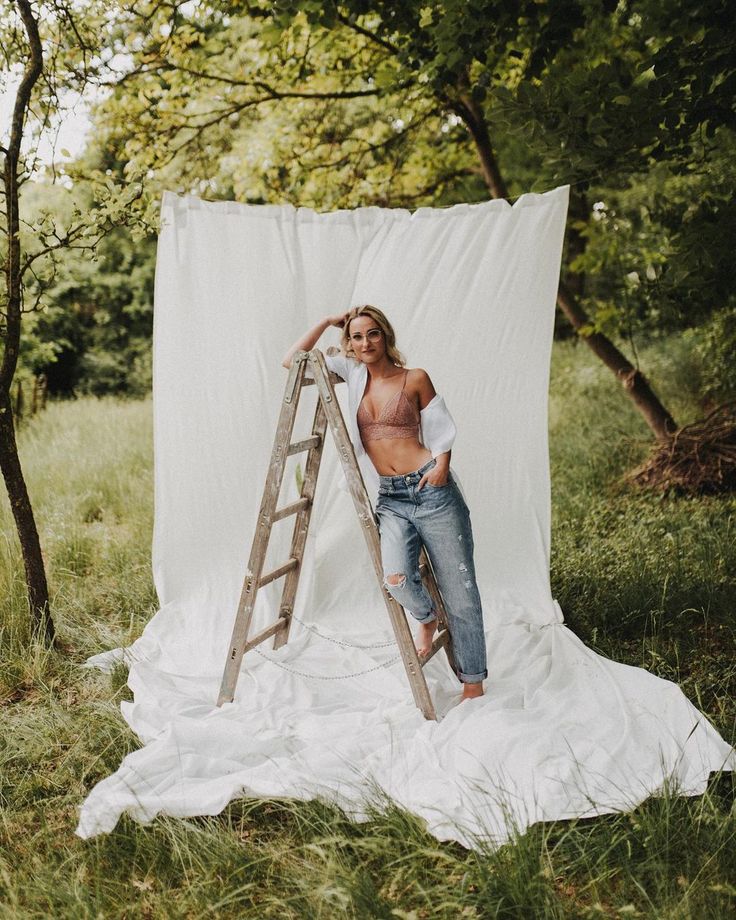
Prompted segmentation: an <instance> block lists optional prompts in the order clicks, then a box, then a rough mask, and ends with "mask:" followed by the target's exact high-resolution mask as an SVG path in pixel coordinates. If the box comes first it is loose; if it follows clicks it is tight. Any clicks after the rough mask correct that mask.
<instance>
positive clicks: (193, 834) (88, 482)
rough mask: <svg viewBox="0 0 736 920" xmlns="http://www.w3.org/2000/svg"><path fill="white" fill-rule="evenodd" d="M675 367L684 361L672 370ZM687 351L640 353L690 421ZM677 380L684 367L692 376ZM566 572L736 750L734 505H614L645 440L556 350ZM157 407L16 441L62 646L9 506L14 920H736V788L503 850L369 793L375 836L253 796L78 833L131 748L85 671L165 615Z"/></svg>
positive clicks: (4, 865) (119, 676) (648, 806)
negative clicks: (106, 831)
mask: <svg viewBox="0 0 736 920" xmlns="http://www.w3.org/2000/svg"><path fill="white" fill-rule="evenodd" d="M672 355H674V358H673V357H672ZM692 361H693V358H692V355H690V354H689V353H686V352H684V351H683V347H682V345H681V343H679V342H673V343H669V344H667V343H665V345H664V346H659V347H658V348H652V349H649V350H648V351H646V352H645V354H644V355H643V357H642V364H643V366H644V367H645V368H646V369H647V370H648V371H649V372H650V376H651V377H652V381H653V383H654V385H655V388H656V389H657V390H658V392H660V393H661V394H662V397H663V399H664V401H665V402H666V404H667V405H668V406H670V407H672V409H673V411H674V413H675V415H676V416H677V417H678V420H681V421H687V420H690V419H691V418H693V417H695V416H696V415H697V412H698V407H697V404H696V395H697V394H696V393H695V392H692V391H690V390H689V389H688V381H690V380H692V379H695V378H694V375H693V373H692V369H690V370H687V368H688V364H689V363H690V364H692ZM683 369H684V370H683ZM550 434H551V437H550V444H551V460H552V483H553V555H552V582H553V590H554V594H555V596H556V597H557V598H558V600H559V601H560V604H561V606H562V609H563V610H564V611H565V614H566V616H567V618H568V621H569V623H570V625H571V626H572V627H573V628H574V629H575V630H576V631H577V632H578V633H579V634H580V635H581V637H582V638H583V639H584V641H586V642H587V643H589V644H592V645H593V646H594V647H596V648H597V649H598V650H599V651H601V652H603V653H604V654H607V655H610V656H612V657H615V658H617V659H619V660H622V661H626V662H628V663H631V664H636V665H643V666H644V667H647V668H649V669H650V670H653V671H655V672H656V673H659V674H661V675H662V676H665V677H668V678H671V679H675V680H678V681H679V682H680V683H681V685H682V686H683V689H684V690H685V692H686V693H688V695H689V696H690V698H691V699H693V701H694V702H695V703H696V704H697V705H698V706H699V707H700V708H701V709H703V710H704V711H705V712H706V713H707V714H708V716H709V717H710V718H711V719H712V720H713V721H714V722H715V724H716V725H717V726H718V728H719V729H720V730H721V732H722V733H723V734H724V736H725V737H726V738H727V739H728V740H731V741H733V740H734V737H735V736H736V732H735V731H734V722H735V717H734V711H735V710H734V703H733V699H734V693H733V684H734V664H733V654H732V649H733V639H734V609H736V605H735V604H734V600H735V599H736V588H735V586H734V577H733V572H734V571H736V565H734V563H735V562H736V560H735V559H734V555H735V554H736V549H735V548H734V540H733V535H734V505H735V500H734V499H733V498H708V499H658V498H652V497H650V496H644V495H641V496H635V495H632V494H627V493H625V492H622V491H621V489H620V488H618V486H617V480H618V477H619V476H620V475H621V473H622V472H623V471H624V470H625V469H626V468H627V466H628V465H630V464H631V463H633V462H635V461H636V460H638V459H639V458H640V457H641V456H643V454H644V452H645V450H646V446H647V440H648V433H647V431H646V429H645V428H644V426H643V423H642V422H641V420H640V418H639V417H638V415H637V414H636V413H635V412H634V410H633V409H632V408H631V407H630V406H629V404H628V403H627V401H626V399H625V398H624V397H623V395H622V394H621V393H619V392H618V390H617V385H616V384H615V382H614V381H613V380H612V379H611V377H610V375H609V374H608V373H607V372H606V371H605V370H604V369H603V368H601V367H599V366H598V365H597V364H596V363H595V361H594V359H593V358H592V357H591V356H590V355H589V354H588V352H587V350H586V349H584V348H583V347H573V346H571V345H555V349H554V353H553V369H552V384H551V398H550ZM151 443H152V437H151V402H150V399H149V400H145V401H142V402H123V401H117V400H114V399H105V400H97V399H94V398H85V399H81V400H79V401H77V402H73V403H61V404H60V403H53V402H52V403H51V404H50V405H49V407H48V409H47V410H46V411H45V413H43V414H42V415H40V416H36V417H34V418H33V419H31V420H30V421H29V422H28V423H27V424H26V425H25V426H24V427H23V429H22V431H21V433H20V444H21V451H22V460H23V464H24V468H25V471H26V475H27V478H28V482H29V487H30V491H31V495H32V499H33V502H34V507H35V509H36V513H37V518H38V524H39V529H40V534H41V541H42V546H43V549H44V555H45V559H46V562H47V568H48V574H49V579H50V586H51V594H52V601H53V610H54V615H55V618H56V622H57V625H58V629H59V634H60V637H61V648H60V649H59V650H58V651H51V652H49V651H46V650H44V649H43V648H42V647H40V646H38V645H34V644H32V643H31V640H30V635H29V630H28V617H27V605H26V600H25V593H24V586H23V581H22V566H21V561H20V555H19V551H18V547H17V542H16V538H15V535H14V530H13V527H12V522H11V517H10V513H9V509H8V507H7V501H6V500H4V499H3V502H2V503H1V504H0V520H1V521H2V533H3V535H4V539H3V541H2V543H1V544H0V605H1V608H2V609H1V611H0V613H1V619H0V623H1V624H2V625H0V654H1V655H2V663H3V664H2V673H1V674H0V701H1V702H0V717H1V718H2V726H3V729H2V746H1V748H0V806H1V809H2V810H1V811H0V918H25V917H44V918H45V917H64V918H66V917H69V918H133V917H135V918H138V917H143V918H159V917H160V918H171V917H182V918H183V917H186V918H198V917H211V916H215V917H218V918H219V917H224V918H229V917H232V918H236V917H237V918H244V917H245V918H251V917H252V918H264V917H279V918H299V920H302V918H330V920H332V918H334V917H341V918H342V917H346V918H373V917H376V918H384V917H385V918H400V920H420V918H430V917H431V918H434V917H443V918H444V917H447V918H473V920H475V918H477V920H481V918H483V920H485V918H491V917H498V918H520V920H528V918H536V917H540V918H570V920H573V918H574V920H578V918H584V920H585V918H591V920H593V918H612V917H614V918H618V917H621V918H636V917H645V918H668V920H669V918H673V920H707V918H726V917H731V916H733V915H734V910H735V909H736V881H735V880H736V856H735V855H734V854H736V846H735V845H734V844H735V841H734V834H735V831H736V817H735V816H734V808H733V801H734V795H733V793H734V781H733V778H732V776H731V775H730V774H726V775H724V776H721V777H719V778H716V779H715V780H714V781H713V782H712V783H711V785H710V787H709V789H708V790H707V792H706V794H705V795H703V796H701V797H699V798H687V797H680V796H678V795H677V790H676V789H670V790H667V791H666V792H665V794H664V795H663V796H661V797H659V798H656V799H652V800H650V801H648V802H646V803H645V804H644V805H642V806H640V807H639V808H637V809H636V810H635V811H634V812H632V813H631V814H624V815H611V816H605V817H599V818H595V819H588V820H577V821H566V822H552V823H548V824H539V825H535V826H533V827H532V828H530V829H529V830H528V831H527V832H526V833H525V834H523V835H518V836H516V837H514V838H513V839H512V840H511V841H510V842H509V843H508V844H506V845H505V846H503V847H501V848H500V849H496V850H494V849H492V848H490V847H488V846H485V845H483V844H479V845H478V847H477V849H475V850H466V849H464V848H463V847H461V846H459V845H458V844H455V843H439V842H438V841H437V840H436V839H435V838H434V837H433V836H432V835H431V834H429V833H428V832H427V831H426V829H425V827H424V825H423V822H422V821H421V820H420V819H418V818H417V817H415V816H413V815H411V814H410V813H408V812H406V811H404V810H403V809H401V808H399V807H398V806H397V805H396V804H395V803H392V802H390V801H387V800H385V799H384V798H382V797H381V796H380V795H379V794H378V793H376V798H375V803H374V804H373V805H372V806H370V808H369V813H368V818H369V820H368V821H366V822H365V823H361V824H355V823H353V822H351V821H350V820H348V819H347V817H346V816H345V815H344V814H343V813H342V812H341V811H340V810H339V809H337V808H335V807H334V806H332V805H329V804H327V803H325V802H320V801H311V802H297V801H290V800H274V801H272V800H263V799H258V800H255V799H243V800H240V801H237V802H234V803H232V804H231V805H230V806H228V807H227V808H226V809H225V811H224V812H223V813H222V814H221V815H218V816H216V817H203V818H197V819H188V820H174V819H169V818H160V819H157V820H156V821H155V822H154V823H153V824H152V825H151V826H149V827H141V826H140V825H137V824H135V823H134V822H133V821H132V820H130V819H128V818H124V819H123V820H122V821H121V822H120V824H119V825H118V827H117V828H116V829H115V831H114V832H113V833H112V834H110V835H108V836H103V837H99V838H94V839H93V840H89V841H81V840H79V839H78V838H76V837H75V836H74V833H73V832H74V827H75V825H76V809H77V807H78V805H79V803H80V802H81V801H82V799H83V798H84V796H85V794H86V792H87V791H88V790H89V789H90V788H91V786H92V785H93V784H94V783H96V782H97V780H99V779H100V778H102V777H103V776H105V775H107V774H109V773H110V772H112V771H113V770H115V769H116V768H117V766H118V764H119V762H120V760H121V758H122V757H123V756H124V755H125V754H126V753H127V752H128V751H130V750H132V749H134V748H135V747H136V739H135V738H134V737H133V736H132V734H131V732H130V731H129V729H128V728H127V726H126V725H125V723H124V722H123V720H122V717H121V715H120V712H119V708H118V707H119V703H120V700H121V699H124V698H127V697H128V695H129V691H128V689H127V687H126V684H125V671H124V670H123V669H121V668H117V669H116V670H115V671H114V672H113V673H112V674H111V675H102V674H100V673H98V672H95V671H90V670H87V669H83V668H81V667H80V665H81V663H82V662H83V661H84V659H85V658H86V657H87V656H88V655H90V654H92V653H94V652H97V651H100V650H102V649H105V648H108V647H111V646H116V645H122V644H128V643H129V642H131V641H132V640H133V639H134V638H136V637H137V636H138V635H139V634H140V631H141V630H142V628H143V626H144V624H145V623H146V622H147V620H148V619H149V618H150V616H151V614H152V613H153V612H154V611H155V610H156V608H157V603H156V596H155V592H154V589H153V584H152V579H151V569H150V548H151V533H152V514H153V508H152V504H153V501H152V495H153V484H152V455H151Z"/></svg>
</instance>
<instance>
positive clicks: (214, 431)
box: [77, 186, 736, 846]
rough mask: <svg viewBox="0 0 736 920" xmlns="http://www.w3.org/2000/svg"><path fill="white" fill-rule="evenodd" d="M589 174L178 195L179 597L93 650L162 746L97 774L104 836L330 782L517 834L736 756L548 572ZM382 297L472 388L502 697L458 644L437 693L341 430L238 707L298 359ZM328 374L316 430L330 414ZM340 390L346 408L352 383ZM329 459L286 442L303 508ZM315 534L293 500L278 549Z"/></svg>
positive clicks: (158, 472)
mask: <svg viewBox="0 0 736 920" xmlns="http://www.w3.org/2000/svg"><path fill="white" fill-rule="evenodd" d="M568 195H569V187H568V186H562V187H560V188H557V189H554V190H552V191H551V192H547V193H546V194H543V195H538V194H527V195H522V196H521V197H520V198H519V199H518V200H517V201H516V202H515V203H514V205H513V207H512V206H511V205H510V204H509V203H508V202H506V201H503V200H496V201H488V202H483V203H480V204H473V205H466V204H461V205H454V206H452V207H450V208H436V209H435V208H419V209H418V210H416V211H414V212H409V211H408V210H405V209H401V208H397V209H390V208H374V207H369V208H359V209H357V210H354V211H346V210H343V211H334V212H330V213H317V212H315V211H313V210H311V209H309V208H294V207H292V206H290V205H244V204H239V203H236V202H211V201H203V200H200V199H198V198H195V197H193V196H183V197H179V196H177V195H175V194H174V193H172V192H166V193H164V196H163V200H162V207H161V220H162V229H161V233H160V235H159V240H158V250H157V258H156V276H155V290H154V330H153V413H154V503H155V521H154V529H153V545H152V566H153V578H154V582H155V586H156V590H157V593H158V598H159V604H160V607H159V610H158V611H157V613H156V614H155V616H153V618H152V619H151V620H150V622H149V623H148V624H147V626H146V628H145V630H144V631H143V634H142V635H141V637H140V638H139V639H138V640H137V641H136V642H135V643H134V644H133V645H132V646H130V647H129V648H127V649H117V650H112V651H109V652H105V653H103V654H101V655H98V656H95V657H94V658H92V659H90V661H89V664H90V666H97V667H102V668H109V667H111V666H112V664H113V663H114V662H115V661H118V660H124V661H126V662H127V663H128V664H129V665H130V672H129V675H128V685H129V686H130V688H131V690H132V692H133V701H132V702H123V703H121V709H122V712H123V715H124V717H125V719H126V720H127V722H128V724H129V725H130V726H131V728H132V730H133V731H134V732H135V734H136V735H137V737H138V738H139V739H140V742H141V744H142V747H141V748H140V750H137V751H134V752H133V753H131V754H129V755H128V756H127V757H125V758H124V760H123V762H122V764H121V766H120V768H119V769H118V770H117V771H116V772H115V773H114V774H113V775H111V776H109V777H107V778H105V779H103V780H102V781H101V782H99V783H98V784H97V785H96V786H95V787H94V789H92V790H91V792H90V794H89V795H88V797H87V799H86V800H85V802H84V803H83V805H82V808H81V812H80V820H79V826H78V829H77V833H78V834H79V835H80V836H82V837H91V836H93V835H95V834H99V833H102V832H105V831H110V830H111V829H112V828H113V827H114V826H115V823H116V822H117V820H118V818H119V817H120V815H121V814H122V813H123V812H127V813H128V814H130V815H132V816H134V817H135V818H136V819H138V820H140V821H150V820H152V819H153V818H154V817H155V816H156V815H158V814H167V815H174V816H186V815H206V814H216V813H218V812H219V811H220V810H221V809H222V808H223V807H224V806H225V805H226V804H227V803H228V802H229V801H230V800H231V799H233V798H236V797H238V796H278V797H289V798H296V799H309V798H313V797H315V796H319V797H320V798H323V799H325V800H328V801H330V802H334V803H335V804H337V805H339V806H340V807H341V808H343V809H344V810H345V812H346V813H347V814H349V815H350V816H352V817H353V818H354V819H355V820H364V819H365V818H366V816H367V814H368V811H367V808H366V802H367V801H368V800H369V799H371V800H372V799H373V797H374V793H376V792H381V793H382V794H385V795H388V796H390V797H391V798H392V799H393V800H394V801H395V802H396V803H397V804H398V805H400V806H403V807H404V808H406V809H408V810H409V811H411V812H413V813H414V814H416V815H417V816H419V817H421V818H422V819H423V820H424V821H425V822H426V826H427V828H428V830H429V831H430V832H431V833H432V834H433V835H434V836H435V837H436V838H438V839H440V840H449V839H452V840H457V841H459V842H460V843H462V844H464V845H465V846H474V845H475V844H476V842H477V841H478V840H479V839H482V840H484V841H486V842H491V843H494V844H495V843H502V842H503V841H504V840H506V839H508V837H509V834H510V833H511V831H512V830H513V829H516V830H523V829H524V828H525V827H527V826H528V825H529V824H531V823H533V822H535V821H542V820H551V819H557V818H569V817H575V816H590V815H594V814H603V813H605V812H610V811H617V810H620V809H629V808H632V807H633V806H634V805H636V803H637V802H641V801H642V800H643V799H644V798H646V797H647V796H648V795H650V794H653V793H656V792H657V791H659V790H661V789H662V787H663V785H664V784H665V783H668V782H671V781H674V782H676V783H677V784H678V786H679V788H681V790H682V791H683V792H686V793H688V794H696V793H700V792H702V791H703V790H704V788H705V786H706V783H707V780H708V776H709V774H710V773H711V771H714V770H718V769H719V768H721V767H723V766H727V767H729V768H730V769H733V767H734V766H735V765H736V764H735V763H734V752H733V750H732V749H731V748H730V747H729V745H728V744H726V742H725V741H724V740H723V739H722V738H721V737H720V736H719V735H718V733H717V732H716V731H715V729H714V728H713V726H712V725H710V723H709V722H708V720H707V719H706V718H705V717H704V716H703V715H702V714H701V713H700V712H698V710H697V709H696V707H695V706H693V705H692V703H691V702H690V701H689V700H688V699H687V698H686V697H685V695H684V694H683V692H682V691H681V689H680V688H679V687H678V686H677V685H676V684H674V683H671V682H669V681H666V680H661V679H659V678H657V677H655V676H653V675H652V674H649V673H648V672H647V671H645V670H643V669H641V668H634V667H630V666H627V665H623V664H619V663H617V662H614V661H609V660H607V659H606V658H603V657H602V656H600V655H597V654H596V653H595V652H593V651H592V650H590V649H588V648H586V647H585V645H584V644H583V643H582V642H581V641H580V640H579V639H578V638H577V637H576V636H575V634H574V633H573V632H571V631H570V630H569V629H568V628H567V627H566V626H565V625H564V622H563V615H562V611H561V609H560V607H559V604H558V603H557V601H556V600H555V599H554V598H553V597H552V594H551V589H550V581H549V562H550V559H549V554H550V523H551V522H550V513H551V503H550V480H549V456H548V446H547V394H548V387H549V360H550V353H551V348H552V333H553V324H554V313H555V298H556V291H557V285H558V279H559V271H560V259H561V253H562V243H563V236H564V228H565V220H566V213H567V205H568ZM359 303H373V304H376V305H377V306H379V307H380V308H381V309H383V310H384V311H385V312H386V314H387V316H388V317H389V318H390V320H391V322H392V324H393V325H394V327H395V329H396V333H397V344H398V346H399V348H400V349H401V350H402V352H403V353H404V354H405V355H406V357H407V360H408V361H409V363H410V365H411V366H415V367H423V368H425V369H426V370H427V372H428V373H429V374H430V377H431V379H432V381H433V383H434V385H435V389H436V391H437V392H438V393H442V394H443V397H444V398H445V399H446V400H447V405H448V406H451V407H452V414H453V418H454V419H455V422H456V425H457V437H456V438H455V441H454V444H453V447H452V464H453V475H454V476H457V473H458V472H460V473H461V474H462V478H463V485H464V490H465V500H466V501H467V504H468V507H469V508H470V511H471V513H472V519H473V532H474V537H475V566H476V577H477V584H478V589H479V592H480V595H481V597H482V601H483V611H484V621H485V638H486V649H487V658H488V679H487V681H486V683H485V689H486V693H485V696H483V697H480V698H478V699H472V700H469V701H466V702H463V703H461V704H460V705H458V700H459V696H460V693H461V686H460V684H459V682H458V680H457V678H456V676H455V674H454V673H453V672H452V671H451V669H450V667H449V664H448V662H447V659H446V657H445V656H444V655H443V654H437V655H435V656H434V657H433V658H432V659H431V661H430V662H429V663H428V664H427V666H426V667H425V669H424V673H425V676H426V678H427V683H428V687H429V690H430V693H431V695H432V699H433V701H434V703H435V707H436V709H437V713H438V721H428V720H425V719H424V717H423V716H422V714H421V712H419V710H418V709H417V708H416V706H415V705H414V702H413V699H412V695H411V692H410V688H409V684H408V681H407V677H406V673H405V672H404V669H403V666H402V664H401V661H400V660H398V658H397V648H396V645H395V642H394V636H393V633H392V629H391V626H390V623H389V619H388V614H387V611H386V608H385V605H384V600H383V597H382V588H381V585H380V584H379V582H378V580H377V579H376V574H375V571H374V569H373V566H372V564H371V562H370V559H369V556H368V548H367V545H366V542H365V539H364V535H363V531H362V527H363V524H362V522H361V521H360V520H359V518H358V516H357V515H356V513H355V508H354V506H353V504H352V500H351V497H350V495H349V494H346V493H345V492H344V491H342V490H341V489H340V488H339V483H340V480H341V478H342V468H341V464H340V461H339V458H338V456H337V451H336V450H335V447H334V445H333V444H332V443H331V442H330V443H327V444H326V445H325V448H324V451H323V456H322V465H321V468H320V475H319V480H318V483H317V488H316V494H315V500H314V506H313V511H312V515H311V521H310V525H309V532H308V537H307V544H306V550H305V554H304V558H303V560H302V565H301V567H300V580H299V590H298V592H297V595H296V600H295V603H294V610H293V624H292V627H291V632H290V635H289V641H288V643H286V644H285V645H284V646H282V647H281V648H280V649H278V650H276V651H274V650H273V648H272V646H271V643H270V642H266V643H264V644H263V645H261V646H259V647H257V648H255V649H252V650H250V651H248V652H247V653H246V654H245V656H244V658H243V664H242V669H241V674H240V679H239V682H238V686H237V690H236V693H235V699H234V701H233V702H232V703H229V704H226V705H224V706H222V707H221V708H218V707H217V706H216V700H217V695H218V690H219V686H220V681H221V678H222V672H223V667H224V664H225V657H226V655H227V651H228V647H229V643H230V635H231V632H232V627H233V621H234V617H235V612H236V610H237V607H238V600H239V598H240V593H241V589H242V586H243V581H244V578H245V577H246V574H247V567H248V557H249V552H250V547H251V543H252V541H253V537H254V534H255V532H256V528H257V527H258V523H259V522H258V512H259V507H260V502H261V498H262V494H263V486H264V483H265V481H266V475H267V471H268V467H269V463H270V460H271V451H272V448H273V442H274V435H275V431H276V423H277V419H278V416H279V412H280V409H281V403H282V400H283V398H284V388H285V380H284V368H283V366H282V364H281V361H282V356H283V354H284V353H285V350H286V349H287V348H288V347H289V345H290V343H292V342H294V341H296V340H297V339H298V338H299V336H301V335H303V334H304V330H305V329H309V328H311V327H312V326H314V325H315V324H316V323H317V322H318V321H319V320H320V319H321V318H322V317H324V316H325V315H328V314H333V313H337V312H339V311H343V312H344V311H345V310H347V309H349V308H350V307H351V306H353V305H356V304H359ZM335 331H337V330H335ZM323 344H324V345H325V348H326V347H327V346H329V345H330V344H336V343H335V342H334V341H333V342H330V341H329V337H326V341H325V343H323ZM323 350H325V349H323ZM314 389H315V388H314V387H307V388H305V391H304V393H303V395H302V398H303V399H304V400H305V409H304V411H303V410H302V406H301V405H300V407H299V417H298V419H297V423H296V424H295V427H294V431H293V432H292V440H300V439H302V438H305V437H308V436H309V434H310V432H311V423H312V419H313V409H314V408H315V406H316V402H315V400H316V394H315V393H309V392H308V391H312V390H314ZM336 392H337V393H338V399H339V400H340V403H341V408H342V410H343V413H344V414H346V415H347V414H348V407H347V405H346V394H345V388H344V387H342V386H339V387H337V389H336ZM310 400H311V403H310ZM328 441H329V438H328ZM304 459H305V456H304V455H302V454H295V455H292V456H290V457H288V459H287V467H286V471H285V476H284V482H283V484H282V489H281V495H280V499H279V503H278V506H279V507H283V506H284V505H286V504H288V503H290V502H292V501H295V500H296V498H297V497H298V495H299V483H300V476H301V474H302V472H303V469H304ZM141 500H143V499H141ZM292 528H293V518H287V519H286V520H285V521H280V522H278V523H277V524H276V525H275V526H274V529H273V532H272V533H271V538H270V542H269V548H268V554H267V557H266V561H265V564H264V571H271V570H272V569H273V568H276V567H277V566H279V565H281V564H283V563H284V562H285V560H286V559H287V558H288V556H289V549H290V545H291V532H292ZM282 589H283V581H282V580H275V581H273V582H271V583H270V584H268V585H266V586H264V587H263V588H261V589H260V590H259V592H258V596H257V602H256V605H255V610H254V615H253V621H252V624H251V633H250V634H251V635H255V633H256V632H257V631H259V630H260V629H263V628H265V627H266V626H267V625H269V624H271V623H272V622H274V620H275V619H276V618H277V616H278V612H279V604H280V599H281V591H282ZM409 624H410V628H412V629H415V628H417V627H416V624H414V623H413V622H412V621H411V618H409Z"/></svg>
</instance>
